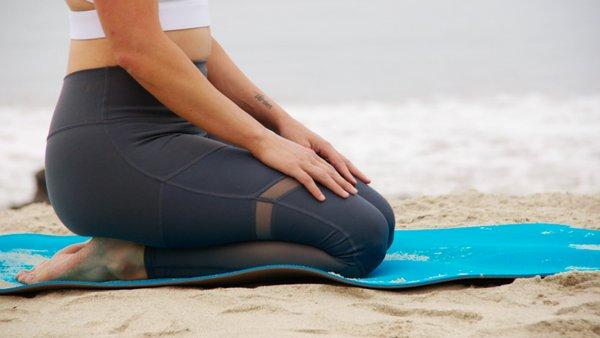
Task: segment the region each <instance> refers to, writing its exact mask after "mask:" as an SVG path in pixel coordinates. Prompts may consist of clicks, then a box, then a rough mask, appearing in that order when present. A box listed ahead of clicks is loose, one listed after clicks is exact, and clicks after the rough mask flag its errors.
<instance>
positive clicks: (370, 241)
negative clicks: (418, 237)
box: [345, 207, 389, 277]
mask: <svg viewBox="0 0 600 338" xmlns="http://www.w3.org/2000/svg"><path fill="white" fill-rule="evenodd" d="M371 208H373V207H371ZM371 208H367V207H365V208H362V209H359V210H356V211H352V212H351V211H349V210H348V212H351V213H353V216H354V217H355V219H356V220H357V223H358V226H355V227H352V228H349V229H347V232H348V234H347V237H346V240H345V243H346V250H348V251H350V252H353V253H354V254H353V257H352V259H350V260H349V264H348V267H349V269H348V271H347V273H346V274H345V276H348V277H361V276H364V275H366V274H368V273H370V272H371V271H373V270H374V269H375V268H376V267H377V266H379V264H381V262H382V261H383V259H384V258H385V254H386V251H387V248H388V236H389V227H388V222H387V220H386V218H385V217H384V216H383V214H381V212H379V210H376V209H375V208H373V209H375V210H369V209H371Z"/></svg>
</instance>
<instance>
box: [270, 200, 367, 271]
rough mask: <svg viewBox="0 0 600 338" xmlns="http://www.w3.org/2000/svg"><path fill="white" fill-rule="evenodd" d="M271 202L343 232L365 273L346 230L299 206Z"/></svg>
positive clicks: (362, 269) (361, 269)
mask: <svg viewBox="0 0 600 338" xmlns="http://www.w3.org/2000/svg"><path fill="white" fill-rule="evenodd" d="M273 204H276V205H280V206H283V207H287V208H290V209H292V210H295V211H297V212H299V213H302V214H304V215H306V216H309V217H312V218H314V219H316V220H319V221H321V222H323V223H325V224H328V225H329V226H331V227H332V228H334V229H336V230H337V231H339V232H341V233H342V234H344V235H345V236H346V238H347V239H348V242H350V245H351V246H352V249H353V250H354V254H353V256H354V257H355V261H356V263H357V264H358V267H359V268H360V271H361V274H363V275H364V274H365V267H364V266H363V264H362V262H361V261H360V260H359V259H358V258H357V255H358V250H357V249H356V245H355V244H354V242H353V241H352V238H351V237H350V235H348V233H347V232H346V231H344V230H343V229H341V228H340V227H338V226H337V225H335V224H334V223H332V222H330V221H328V220H326V219H323V218H321V217H319V216H318V215H315V214H313V213H312V212H308V211H306V210H302V209H299V208H297V207H295V206H292V205H290V204H287V203H285V202H281V201H275V202H273ZM332 256H333V255H332Z"/></svg>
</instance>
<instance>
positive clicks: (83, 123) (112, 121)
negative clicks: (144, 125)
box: [46, 117, 183, 140]
mask: <svg viewBox="0 0 600 338" xmlns="http://www.w3.org/2000/svg"><path fill="white" fill-rule="evenodd" d="M160 119H161V118H152V117H150V118H139V117H123V118H113V119H106V120H94V121H84V122H77V123H72V124H67V125H65V126H62V127H60V128H56V129H54V130H53V131H52V132H51V133H49V134H48V136H47V137H46V140H48V139H49V138H50V136H53V135H54V134H58V133H60V132H62V131H65V130H68V129H71V128H75V127H83V126H87V125H92V126H97V125H101V124H116V123H118V122H121V121H123V120H134V121H135V122H155V121H156V120H160ZM180 122H183V121H174V123H180Z"/></svg>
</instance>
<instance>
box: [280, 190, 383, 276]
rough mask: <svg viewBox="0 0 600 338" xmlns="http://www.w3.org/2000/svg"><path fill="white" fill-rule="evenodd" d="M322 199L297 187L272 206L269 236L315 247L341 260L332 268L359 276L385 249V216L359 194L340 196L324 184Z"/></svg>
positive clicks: (377, 261)
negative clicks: (317, 198) (339, 264)
mask: <svg viewBox="0 0 600 338" xmlns="http://www.w3.org/2000/svg"><path fill="white" fill-rule="evenodd" d="M319 186H320V187H321V188H322V189H321V191H323V193H324V194H325V197H326V200H325V201H324V202H319V201H317V200H316V199H315V198H314V197H313V196H312V195H311V194H310V193H309V192H308V191H307V190H306V189H304V188H302V187H299V188H298V189H295V190H294V191H292V192H291V193H288V194H287V195H285V196H283V197H282V198H280V199H279V200H277V202H276V203H275V204H274V206H273V210H272V216H271V217H272V223H271V228H270V233H271V235H272V238H271V239H275V240H283V241H290V242H296V243H301V244H307V245H311V246H315V247H317V248H319V249H321V250H323V251H325V252H327V253H328V254H329V255H331V256H333V257H335V258H336V259H338V260H339V261H340V262H343V264H344V266H345V267H346V269H344V271H335V272H338V273H340V274H342V275H344V276H348V277H358V276H362V275H365V274H367V273H369V272H370V271H372V270H373V269H374V268H375V267H377V266H378V265H379V264H380V263H381V261H382V260H383V258H384V257H385V252H386V250H387V243H388V236H389V227H388V222H387V220H386V218H385V217H384V215H383V214H382V213H381V212H380V211H379V210H378V209H377V208H376V207H375V206H373V204H371V203H370V202H369V201H367V200H366V199H364V198H363V197H361V196H360V195H351V196H350V197H348V198H342V197H339V196H337V195H336V194H334V193H333V192H331V191H330V190H328V189H327V188H325V187H322V186H321V185H320V184H319Z"/></svg>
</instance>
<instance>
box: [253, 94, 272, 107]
mask: <svg viewBox="0 0 600 338" xmlns="http://www.w3.org/2000/svg"><path fill="white" fill-rule="evenodd" d="M254 98H255V99H256V100H257V101H258V102H261V103H262V104H263V105H264V106H265V107H267V108H269V109H271V107H273V105H272V104H270V103H269V101H267V99H266V98H265V96H264V95H262V94H256V95H255V96H254Z"/></svg>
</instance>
